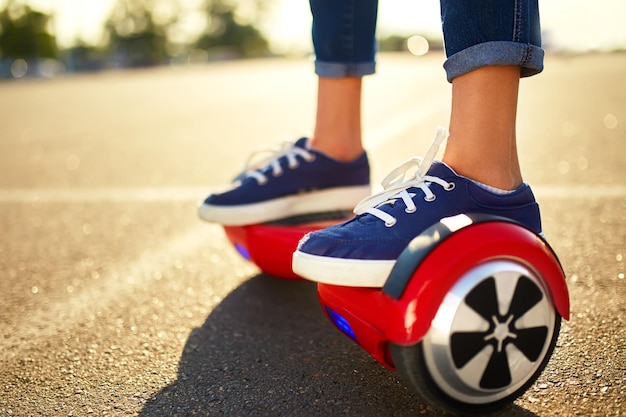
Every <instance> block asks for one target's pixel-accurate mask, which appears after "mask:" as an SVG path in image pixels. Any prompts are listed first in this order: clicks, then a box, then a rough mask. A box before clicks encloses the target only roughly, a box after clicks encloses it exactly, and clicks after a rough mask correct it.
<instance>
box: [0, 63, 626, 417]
mask: <svg viewBox="0 0 626 417" xmlns="http://www.w3.org/2000/svg"><path fill="white" fill-rule="evenodd" d="M442 61H443V56H442V55H440V54H438V53H434V54H429V55H427V56H425V57H414V56H411V55H408V54H388V55H381V57H380V62H379V68H378V74H377V75H375V76H372V77H369V78H368V79H366V81H365V93H364V106H363V112H364V131H365V143H366V146H367V148H368V150H369V151H370V159H371V162H372V163H373V166H374V170H373V174H372V177H373V181H374V183H375V184H378V183H379V182H380V180H381V179H382V177H383V176H384V175H385V174H386V173H387V172H388V171H389V170H390V169H392V168H393V167H394V166H396V165H397V164H398V163H400V162H402V161H404V160H405V159H407V158H408V157H409V156H412V155H417V154H420V153H423V152H425V150H426V148H427V146H428V145H429V143H430V141H431V138H432V136H433V134H434V132H435V128H436V126H438V125H445V124H447V120H448V117H449V100H450V86H449V84H448V83H447V82H446V81H445V75H444V72H443V69H442V67H441V64H442ZM311 66H312V65H311V62H310V61H309V60H306V59H302V60H285V59H267V60H254V61H236V62H222V63H213V64H209V65H203V66H192V67H178V68H157V69H138V70H128V71H112V72H104V73H94V74H81V75H73V76H66V77H61V78H56V79H52V80H45V79H24V80H17V81H4V82H2V83H0V230H1V233H0V305H1V307H2V308H1V309H0V415H1V416H90V415H96V416H100V415H108V416H117V415H136V416H170V415H177V416H188V415H211V416H213V415H224V416H409V415H416V414H417V415H432V416H435V415H440V414H439V412H438V411H437V410H434V409H432V408H429V407H428V406H426V405H425V404H423V402H421V401H420V399H419V398H418V397H417V396H415V395H414V394H413V393H411V392H410V391H409V390H408V389H407V388H406V386H405V385H404V383H403V382H402V381H401V380H400V379H399V376H398V375H397V374H396V373H394V372H391V371H389V370H387V369H385V368H383V367H382V366H381V365H379V364H378V363H377V362H376V361H375V360H374V359H372V358H371V357H370V356H369V355H368V354H367V353H366V352H365V351H363V350H362V349H360V348H359V347H358V346H356V345H355V344H354V343H352V342H351V341H350V340H349V339H348V338H346V337H344V336H343V335H342V334H340V333H339V332H338V331H336V330H335V329H334V328H333V327H332V326H331V325H330V324H329V323H328V322H327V321H326V319H325V318H324V317H323V314H322V312H321V309H320V307H319V303H318V301H317V295H316V288H315V285H314V284H312V283H308V282H304V281H289V280H280V279H277V278H274V277H270V276H266V275H263V274H261V273H260V272H259V271H258V269H256V268H255V267H254V265H251V264H249V263H247V262H246V261H245V260H243V259H242V258H240V257H239V256H238V254H237V253H236V252H235V251H234V250H233V248H232V247H231V246H230V244H229V243H228V242H227V240H226V238H225V236H224V234H223V232H222V230H221V228H220V227H219V226H217V225H211V224H207V223H203V222H201V221H200V220H199V219H198V218H197V216H196V204H197V203H198V201H199V200H201V199H202V198H203V197H204V196H205V195H206V194H207V193H208V190H209V189H210V188H211V187H215V186H217V185H219V184H223V183H225V182H227V181H229V180H230V178H232V176H233V175H234V174H235V173H236V172H237V171H238V170H239V169H241V167H242V165H243V163H244V161H245V159H246V157H247V155H248V153H249V152H250V151H251V150H253V149H256V148H258V147H261V146H263V145H268V144H269V145H271V144H274V143H276V142H280V141H281V140H283V139H285V138H295V137H297V136H299V135H306V134H308V133H310V131H311V127H312V123H313V119H314V106H313V104H314V98H315V88H316V85H315V79H314V77H313V76H312V75H311V71H312V69H311ZM624 74H626V54H623V53H622V54H590V55H578V56H568V55H548V57H547V60H546V70H545V72H544V73H543V74H541V75H539V76H537V77H533V78H531V79H525V80H523V81H522V83H521V95H520V105H519V114H518V136H519V148H520V154H521V162H522V167H523V172H524V175H525V179H526V180H527V181H528V182H529V183H531V185H532V186H533V188H534V189H535V191H536V194H537V198H538V200H539V202H540V204H541V208H542V215H543V222H544V232H545V235H546V237H547V239H548V240H549V242H550V243H551V245H552V246H553V247H554V249H555V250H556V252H557V253H558V255H559V257H560V260H561V262H562V264H563V266H564V269H565V272H566V275H567V283H568V287H569V291H570V298H571V320H570V321H568V322H564V323H563V326H562V328H561V335H560V338H559V341H558V344H557V348H556V351H555V353H554V355H553V357H552V360H551V361H550V363H549V365H548V367H547V368H546V370H545V371H544V373H543V374H542V375H541V377H540V378H539V379H538V381H537V382H536V383H535V384H534V385H533V386H532V387H531V388H530V389H529V390H528V391H527V392H526V393H525V394H524V395H523V396H522V397H520V398H519V399H518V400H516V401H515V402H514V403H513V404H511V405H510V406H507V407H506V408H504V409H503V410H501V411H500V412H497V413H495V414H494V415H497V416H535V415H536V416H621V415H626V396H625V394H624V391H625V388H624V387H625V386H626V352H625V349H626V330H625V327H624V324H625V323H624V321H625V320H626V316H625V314H624V313H625V310H626V309H625V305H626V303H625V300H626V279H625V278H624V275H625V273H626V268H625V260H624V258H625V257H626V217H625V216H624V213H625V212H626V82H625V81H624Z"/></svg>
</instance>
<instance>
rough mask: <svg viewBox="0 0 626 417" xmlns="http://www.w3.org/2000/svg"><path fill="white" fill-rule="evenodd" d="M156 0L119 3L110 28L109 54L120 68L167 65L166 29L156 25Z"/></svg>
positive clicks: (164, 23)
mask: <svg viewBox="0 0 626 417" xmlns="http://www.w3.org/2000/svg"><path fill="white" fill-rule="evenodd" d="M153 3H154V1H152V0H118V1H117V3H116V4H115V7H114V9H113V12H112V14H111V17H110V18H109V19H108V22H107V24H106V28H105V32H106V33H107V36H108V39H107V41H108V49H109V53H110V54H111V55H112V56H113V58H114V59H115V60H116V61H117V62H118V65H120V66H131V67H135V66H148V65H158V64H162V63H164V62H166V59H167V53H166V48H165V44H166V36H165V32H166V28H167V24H168V23H169V22H158V21H155V19H154V16H153V13H152V10H153V8H152V6H153Z"/></svg>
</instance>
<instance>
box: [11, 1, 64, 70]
mask: <svg viewBox="0 0 626 417" xmlns="http://www.w3.org/2000/svg"><path fill="white" fill-rule="evenodd" d="M50 21H51V16H49V15H46V14H44V13H41V12H37V11H34V10H32V9H31V8H30V7H28V6H25V5H23V4H21V3H18V2H16V1H14V0H9V2H8V4H7V6H6V8H5V9H4V10H2V11H0V59H1V58H8V59H18V58H22V59H24V60H39V59H41V58H56V57H57V47H56V39H55V37H54V36H53V35H51V33H50Z"/></svg>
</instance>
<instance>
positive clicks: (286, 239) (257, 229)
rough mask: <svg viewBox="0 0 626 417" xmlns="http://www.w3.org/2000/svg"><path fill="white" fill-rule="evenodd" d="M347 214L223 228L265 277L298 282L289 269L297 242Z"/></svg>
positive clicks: (332, 214) (348, 214)
mask: <svg viewBox="0 0 626 417" xmlns="http://www.w3.org/2000/svg"><path fill="white" fill-rule="evenodd" d="M351 216H352V213H351V212H346V211H336V212H328V213H315V214H310V215H304V216H297V217H291V218H287V219H282V220H278V221H275V222H272V223H262V224H253V225H248V226H224V231H225V232H226V236H227V237H228V239H229V240H230V242H231V243H232V244H233V245H234V246H235V249H236V250H237V252H239V254H240V255H241V256H243V257H244V258H245V259H247V260H248V261H250V262H252V263H254V264H255V265H256V266H258V267H259V269H260V270H261V271H263V272H264V273H266V274H268V275H272V276H275V277H278V278H286V279H301V278H300V277H299V276H297V275H296V274H295V273H294V272H293V271H292V269H291V257H292V255H293V253H294V252H295V250H296V247H297V246H298V242H299V241H300V239H301V238H302V237H303V236H304V235H305V234H307V233H308V232H312V231H314V230H319V229H322V228H324V227H328V226H331V225H333V224H337V223H339V222H342V221H345V220H348V219H349V218H350V217H351Z"/></svg>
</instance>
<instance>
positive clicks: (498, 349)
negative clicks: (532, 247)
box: [390, 260, 561, 413]
mask: <svg viewBox="0 0 626 417" xmlns="http://www.w3.org/2000/svg"><path fill="white" fill-rule="evenodd" d="M502 287H506V288H505V289H503V288H502ZM503 309H505V310H506V312H504V313H502V310H503ZM560 325H561V317H560V316H559V315H558V313H557V312H556V310H555V308H554V305H553V303H552V301H551V298H550V296H549V292H548V290H547V289H546V287H545V285H544V283H543V280H542V279H541V278H540V277H538V276H536V275H535V274H534V273H533V272H532V271H531V270H530V269H528V268H526V267H524V266H522V265H520V264H518V263H516V262H512V261H502V260H499V261H498V260H496V261H490V262H486V263H484V264H481V265H478V266H477V267H475V268H473V269H472V270H470V271H469V272H468V273H466V274H465V275H464V276H463V277H461V279H459V280H458V281H457V283H456V284H455V286H454V287H453V288H452V289H451V290H450V292H449V293H448V294H447V296H446V298H445V299H444V301H443V302H442V304H441V306H440V307H439V311H438V313H437V316H436V317H435V319H434V320H433V323H432V325H431V328H430V330H429V332H428V334H427V335H426V336H425V337H424V338H423V339H422V340H421V341H420V342H419V343H417V344H415V345H411V346H400V345H391V346H390V350H391V355H392V358H393V361H394V364H395V366H396V368H397V369H398V371H399V373H400V375H401V376H402V377H403V379H404V380H405V381H406V382H407V384H408V385H409V387H410V388H411V389H413V390H414V391H415V392H417V394H418V395H419V396H420V397H421V398H422V399H423V400H425V401H426V402H428V403H430V404H431V405H433V406H435V407H437V408H441V409H445V410H447V411H451V412H456V413H459V412H461V413H483V412H488V411H492V410H494V409H496V408H499V407H501V406H503V405H506V404H507V403H509V402H511V401H513V400H514V399H515V398H517V397H519V396H520V395H522V394H523V393H524V392H525V391H526V390H527V389H528V388H529V387H530V386H531V385H532V384H533V383H534V382H535V381H536V380H537V378H538V377H539V375H540V374H541V372H542V371H543V369H544V368H545V367H546V365H547V364H548V361H549V359H550V357H551V355H552V352H553V351H554V347H555V345H556V341H557V338H558V335H559V330H560ZM511 362H513V363H515V367H511V366H510V365H511Z"/></svg>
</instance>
